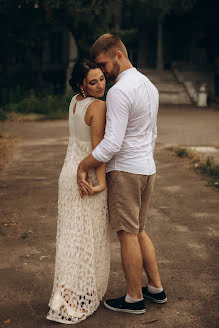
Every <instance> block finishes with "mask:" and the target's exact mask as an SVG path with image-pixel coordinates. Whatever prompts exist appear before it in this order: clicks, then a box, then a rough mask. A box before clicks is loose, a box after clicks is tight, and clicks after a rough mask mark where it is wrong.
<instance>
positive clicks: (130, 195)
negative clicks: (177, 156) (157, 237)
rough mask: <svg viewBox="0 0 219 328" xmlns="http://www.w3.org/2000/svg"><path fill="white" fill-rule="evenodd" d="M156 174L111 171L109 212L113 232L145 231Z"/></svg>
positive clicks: (108, 178)
mask: <svg viewBox="0 0 219 328" xmlns="http://www.w3.org/2000/svg"><path fill="white" fill-rule="evenodd" d="M155 176H156V173H154V174H152V175H142V174H133V173H129V172H122V171H111V172H109V173H108V174H107V184H108V211H109V219H110V225H111V227H112V230H113V231H117V232H118V231H121V230H124V231H126V232H129V233H134V234H137V233H138V232H139V231H142V230H144V227H145V223H146V219H147V210H148V205H149V201H150V197H151V194H152V190H153V186H154V181H155Z"/></svg>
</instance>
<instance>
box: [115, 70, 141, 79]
mask: <svg viewBox="0 0 219 328" xmlns="http://www.w3.org/2000/svg"><path fill="white" fill-rule="evenodd" d="M134 71H136V68H135V67H132V68H128V69H126V70H125V71H123V72H122V73H120V74H119V75H118V76H117V78H116V82H118V81H119V80H120V78H121V77H122V76H124V75H126V74H129V73H130V72H134Z"/></svg>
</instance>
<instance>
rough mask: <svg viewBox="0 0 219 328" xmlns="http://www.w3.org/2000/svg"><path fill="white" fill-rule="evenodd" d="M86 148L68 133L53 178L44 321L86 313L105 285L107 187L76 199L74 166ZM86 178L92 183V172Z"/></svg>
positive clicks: (107, 264) (72, 321)
mask: <svg viewBox="0 0 219 328" xmlns="http://www.w3.org/2000/svg"><path fill="white" fill-rule="evenodd" d="M90 152H91V143H90V142H80V141H79V140H77V139H75V138H74V137H70V138H69V144H68V149H67V153H66V157H65V161H64V165H63V167H62V171H61V174H60V177H59V192H58V223H57V237H56V260H55V275H54V284H53V291H52V295H51V298H50V302H49V307H50V310H49V313H48V315H47V319H49V320H54V321H57V322H61V323H65V324H75V323H77V322H80V321H82V320H85V319H86V317H87V316H89V315H91V314H92V313H93V312H94V311H95V310H96V309H97V307H98V306H99V302H100V300H101V299H102V297H103V295H104V294H105V292H106V289H107V283H108V276H109V269H110V229H109V224H108V217H107V191H106V190H104V191H103V192H101V193H99V194H97V195H95V196H92V197H84V198H83V199H81V198H80V196H79V192H78V188H77V181H76V173H77V166H78V164H79V163H80V161H81V160H82V159H83V158H84V157H85V156H87V155H88V154H89V153H90ZM89 178H90V179H91V180H92V183H93V184H95V183H96V176H95V171H94V170H91V171H89Z"/></svg>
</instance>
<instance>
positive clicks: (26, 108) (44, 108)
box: [0, 91, 73, 120]
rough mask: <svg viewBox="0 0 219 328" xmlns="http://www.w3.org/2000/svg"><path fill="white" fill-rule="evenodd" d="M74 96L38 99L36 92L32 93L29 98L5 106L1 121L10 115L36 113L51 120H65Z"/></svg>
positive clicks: (2, 109) (51, 96)
mask: <svg viewBox="0 0 219 328" xmlns="http://www.w3.org/2000/svg"><path fill="white" fill-rule="evenodd" d="M72 96H73V94H71V95H69V96H65V95H51V94H50V95H45V96H42V97H38V96H36V94H35V93H34V91H30V93H29V95H28V97H25V98H23V99H22V100H20V101H19V102H18V103H9V104H7V105H5V106H3V107H2V108H1V109H0V120H3V119H6V118H7V114H9V113H22V114H30V113H36V114H43V115H46V117H47V116H48V117H47V118H50V119H52V118H54V119H57V118H64V117H66V115H67V112H68V107H69V103H70V100H71V97H72ZM8 116H9V117H10V116H11V115H8ZM12 116H13V115H12ZM12 116H11V117H12Z"/></svg>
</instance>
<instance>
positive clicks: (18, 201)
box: [0, 107, 219, 328]
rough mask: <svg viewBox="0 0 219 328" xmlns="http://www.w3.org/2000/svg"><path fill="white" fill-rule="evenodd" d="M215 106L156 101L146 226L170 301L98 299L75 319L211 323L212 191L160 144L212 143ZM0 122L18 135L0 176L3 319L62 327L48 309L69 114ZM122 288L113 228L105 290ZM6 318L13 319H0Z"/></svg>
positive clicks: (201, 326)
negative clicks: (132, 308) (115, 305)
mask: <svg viewBox="0 0 219 328" xmlns="http://www.w3.org/2000/svg"><path fill="white" fill-rule="evenodd" d="M218 116H219V112H218V111H213V110H209V111H203V110H196V109H194V108H192V107H185V108H180V109H178V108H174V107H163V108H161V109H160V113H159V120H158V126H159V137H158V140H157V146H156V152H155V158H156V163H157V180H156V185H155V190H154V194H153V197H152V201H151V206H150V215H149V219H148V223H147V230H148V232H149V233H150V235H151V237H152V239H153V241H154V243H155V246H156V250H157V255H158V260H159V266H160V272H161V276H162V280H163V285H164V287H165V289H166V291H167V294H168V298H169V300H168V303H167V304H165V305H157V304H152V303H150V302H147V303H146V307H147V312H146V314H145V315H143V316H134V315H128V314H121V313H113V312H110V311H108V310H106V309H104V308H103V306H102V305H101V306H100V307H99V309H98V311H97V312H96V313H95V314H94V315H92V316H91V317H90V318H88V319H87V320H86V321H85V322H83V323H80V324H78V325H77V327H78V328H82V327H83V328H87V327H89V328H94V327H95V328H97V327H98V328H99V327H100V328H101V327H107V328H118V327H120V328H140V327H150V328H175V327H182V328H193V327H194V328H207V327H209V328H214V327H216V326H217V324H216V319H217V311H216V310H217V308H216V299H215V298H216V295H217V294H216V285H217V267H216V263H217V258H216V255H217V248H216V246H217V240H218V230H217V225H218V223H217V222H218V213H219V211H218V210H219V201H218V200H219V197H218V195H219V194H218V191H217V190H216V189H213V188H211V187H208V186H206V181H205V180H203V179H202V178H201V177H199V176H198V175H196V173H194V172H193V171H191V170H190V169H189V168H188V167H187V166H186V164H184V162H182V160H181V159H179V158H175V157H173V155H172V154H171V153H169V152H168V151H167V150H166V148H165V147H166V145H169V144H179V145H214V144H219V140H218V133H217V131H219V120H218ZM2 125H3V126H4V127H5V128H7V129H11V130H13V131H16V132H17V133H20V135H21V138H20V143H19V145H18V147H17V148H16V150H15V151H14V154H13V156H12V157H11V158H10V160H9V162H8V163H7V165H6V166H5V169H4V170H3V172H2V173H1V176H0V201H1V212H0V222H1V230H0V256H1V263H0V285H1V299H0V327H13V328H32V327H34V328H46V327H59V326H60V324H58V323H57V324H56V323H53V322H49V321H47V320H46V319H45V315H46V312H47V303H48V298H49V296H50V293H51V288H52V279H53V270H54V256H55V233H56V213H57V179H58V176H59V173H60V170H61V167H62V164H63V159H64V155H65V151H66V147H67V142H68V123H67V121H56V122H40V123H37V122H32V123H13V122H11V123H7V122H6V123H3V124H2V123H1V125H0V127H2ZM24 232H26V233H27V234H28V238H26V239H22V238H21V235H22V234H23V233H24ZM27 234H26V235H27ZM143 283H146V278H145V276H143ZM125 292H126V283H125V279H124V277H123V273H122V268H121V263H120V254H119V244H118V241H117V239H116V236H115V235H114V236H113V243H112V266H111V273H110V281H109V288H108V291H107V293H106V297H116V296H120V295H123V294H124V293H125ZM8 319H10V320H11V322H10V323H8V324H7V323H4V321H5V320H8ZM63 327H65V325H63ZM66 327H67V326H66Z"/></svg>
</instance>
